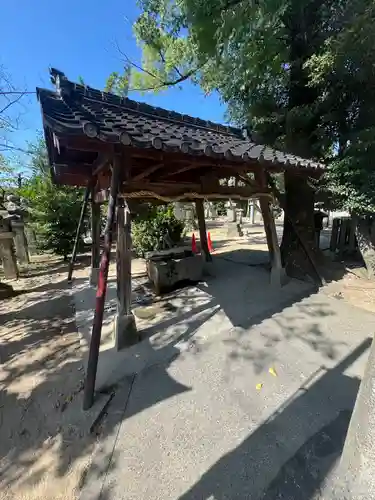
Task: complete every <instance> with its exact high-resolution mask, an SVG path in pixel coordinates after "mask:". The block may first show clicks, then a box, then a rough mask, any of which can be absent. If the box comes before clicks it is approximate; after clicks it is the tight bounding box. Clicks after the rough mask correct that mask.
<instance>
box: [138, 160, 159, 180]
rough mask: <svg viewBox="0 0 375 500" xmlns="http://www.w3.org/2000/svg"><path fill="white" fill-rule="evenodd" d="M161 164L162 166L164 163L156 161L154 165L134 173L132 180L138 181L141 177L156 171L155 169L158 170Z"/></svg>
mask: <svg viewBox="0 0 375 500" xmlns="http://www.w3.org/2000/svg"><path fill="white" fill-rule="evenodd" d="M163 166H164V163H156V164H155V165H151V167H148V168H146V169H145V170H143V171H142V172H141V173H139V174H138V175H135V176H134V177H132V182H137V181H140V180H141V179H144V178H145V177H147V176H148V175H151V174H153V173H154V172H156V170H159V169H160V168H162V167H163Z"/></svg>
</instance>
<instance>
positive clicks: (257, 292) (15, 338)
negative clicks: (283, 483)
mask: <svg viewBox="0 0 375 500" xmlns="http://www.w3.org/2000/svg"><path fill="white" fill-rule="evenodd" d="M250 253H251V255H250ZM264 254H265V255H264ZM266 255H267V254H266V252H260V253H259V252H254V251H252V252H251V251H246V250H244V251H242V250H240V251H237V252H228V253H223V254H220V256H217V258H215V261H216V263H217V266H216V272H217V275H216V277H209V278H208V280H207V283H206V285H203V284H202V285H201V286H199V287H198V288H194V290H195V291H194V293H190V292H189V291H188V289H186V293H185V291H183V293H182V294H181V301H182V303H183V306H182V307H181V309H180V310H179V311H177V314H176V315H175V316H174V317H173V318H169V319H167V320H165V321H161V322H159V323H157V324H156V325H155V326H154V330H153V331H154V333H155V330H157V331H159V332H161V333H160V334H161V335H163V342H164V345H163V346H161V347H160V349H159V354H158V355H159V359H160V360H163V374H162V375H161V376H162V384H161V386H162V387H163V390H162V391H160V392H159V393H158V392H156V393H155V394H153V396H152V398H151V399H150V400H146V401H142V403H140V404H139V405H138V406H137V407H136V410H135V413H138V412H141V411H143V410H144V409H145V408H148V407H150V406H153V405H155V404H156V403H158V402H160V401H163V400H165V399H167V398H171V397H174V396H176V395H178V394H181V393H182V392H185V391H188V390H190V388H189V387H187V386H185V385H183V384H181V383H179V382H177V381H175V380H174V379H173V378H172V377H171V376H170V375H169V373H168V365H169V363H171V362H172V361H173V360H174V359H175V358H176V357H177V356H178V355H179V354H180V347H178V346H177V344H178V343H181V342H185V343H188V344H189V345H190V347H189V350H190V352H193V353H194V348H195V341H194V339H193V337H194V335H195V333H196V332H197V329H199V328H200V327H202V326H203V325H204V324H205V323H207V324H208V322H209V321H211V320H213V319H214V318H215V317H216V315H218V314H223V315H225V317H226V318H228V319H229V321H230V324H231V325H232V327H238V328H239V330H238V332H237V335H235V336H234V337H233V345H232V349H231V354H230V355H231V357H232V360H235V359H237V358H239V357H242V358H246V357H247V358H246V359H248V360H249V361H252V362H253V363H254V366H255V367H257V369H258V370H261V369H264V366H265V364H266V363H269V361H270V358H272V356H274V355H276V350H275V349H276V347H277V344H278V342H279V337H278V336H277V335H275V334H273V333H272V332H266V333H265V335H267V336H268V337H267V339H266V344H267V342H268V344H267V353H265V352H262V349H260V348H257V347H256V346H254V349H253V350H249V349H246V352H245V351H242V350H241V349H242V344H241V342H240V341H239V340H240V338H241V335H242V336H244V335H245V329H247V328H249V327H250V326H251V325H253V324H256V323H260V322H261V321H263V320H264V319H266V318H269V317H270V316H271V315H274V314H275V313H277V312H280V311H282V310H283V309H284V308H285V307H287V306H288V305H290V304H292V303H293V302H296V301H301V300H302V299H303V297H307V296H308V295H310V294H311V293H313V292H314V291H315V289H314V288H312V287H311V286H305V285H303V286H302V285H301V284H300V283H298V282H293V283H292V285H293V286H290V284H289V285H287V288H284V289H282V290H274V291H272V290H271V289H270V287H269V285H268V279H269V273H268V272H267V270H266V269H265V268H264V265H263V263H264V261H265V260H266V258H267V257H266ZM258 262H260V263H261V264H260V265H259V266H258V264H257V263H258ZM252 263H255V264H256V265H255V266H253V264H252ZM60 264H61V263H60ZM60 264H57V265H55V267H51V268H48V269H47V270H44V271H40V272H39V271H38V275H39V276H41V275H42V274H43V273H45V274H50V273H53V272H54V270H56V269H59V271H58V272H61V269H66V267H65V266H66V264H65V263H63V264H61V266H60ZM82 265H84V262H82ZM56 272H57V271H56ZM263 285H264V286H263ZM201 292H204V293H203V294H202V293H201ZM184 293H185V297H184ZM17 299H18V298H17ZM13 300H15V299H10V301H9V304H10V303H11V301H13ZM19 300H20V302H19V304H18V305H17V303H16V304H14V303H13V302H12V304H13V306H14V309H13V310H12V312H9V311H7V306H6V303H5V302H4V303H2V305H4V308H3V310H4V311H5V312H4V313H3V314H1V315H0V324H1V325H2V328H3V329H2V333H1V338H0V341H1V344H0V363H1V365H0V375H1V377H0V408H1V414H0V424H1V425H0V476H1V479H0V484H1V487H2V488H3V489H4V490H6V489H7V488H10V487H12V486H13V485H16V484H18V485H19V484H23V485H24V487H25V488H29V487H31V486H32V485H35V484H36V483H38V482H39V481H40V480H41V479H42V478H44V477H45V475H48V474H51V471H52V472H53V473H54V474H55V475H56V477H62V476H64V475H66V474H68V472H69V471H70V470H71V469H72V465H74V463H75V462H77V461H79V459H80V458H81V457H83V456H84V455H85V454H87V453H90V452H91V451H92V447H93V446H94V442H95V436H88V432H87V415H86V414H85V413H84V412H83V411H82V410H81V394H82V387H83V383H82V381H83V371H82V353H81V349H80V345H79V340H78V335H77V331H76V326H75V321H74V315H73V311H72V307H71V301H70V290H69V288H68V285H67V283H66V278H65V276H64V277H62V279H61V281H58V282H57V283H56V282H53V283H50V284H45V285H39V286H38V287H36V288H35V289H33V290H31V291H28V293H26V294H24V295H22V297H20V299H19ZM22 300H24V302H22ZM299 310H300V314H301V315H302V316H304V317H306V316H313V315H320V316H322V315H323V316H324V315H326V316H328V315H329V314H331V312H330V311H328V310H327V309H326V308H324V306H323V305H322V306H321V307H320V308H319V304H317V307H316V308H315V310H314V311H311V310H310V309H309V308H308V307H305V306H304V304H303V303H301V305H300V309H299ZM220 322H221V320H220ZM300 324H301V317H298V315H297V316H296V317H295V318H294V322H293V321H291V320H290V321H288V324H287V325H286V324H284V325H281V326H282V328H284V330H285V332H289V333H284V335H290V336H291V337H296V336H298V338H300V339H301V342H305V343H306V344H307V345H309V346H310V347H311V348H312V349H315V350H319V351H320V352H322V353H323V355H324V356H326V357H327V358H328V359H335V357H336V347H337V346H336V345H334V343H333V341H331V340H330V339H329V338H327V337H326V336H325V335H324V334H323V333H322V332H321V331H320V330H319V329H318V327H316V328H314V321H313V320H312V322H311V324H310V327H309V328H308V329H306V328H305V329H304V330H303V329H301V326H300ZM169 327H172V330H169ZM150 335H151V332H149V333H148V334H147V335H146V338H145V340H144V343H145V345H146V346H147V347H148V348H149V350H150V352H151V351H154V350H155V346H151V344H150V341H149V338H150ZM168 335H169V337H168ZM209 340H210V339H209ZM214 341H215V338H214V337H213V338H212V342H214ZM161 344H162V343H161ZM136 347H137V346H136ZM363 348H364V347H363ZM147 350H148V349H147V348H146V350H145V351H146V356H147V355H148V353H147ZM198 351H199V349H198V350H197V352H198ZM129 352H131V351H130V350H129ZM342 370H343V368H342V366H341V368H339V367H338V368H337V369H334V370H331V371H328V372H327V373H326V375H324V376H323V377H322V378H321V379H320V380H319V381H318V382H316V383H315V384H314V385H313V386H312V387H311V388H309V389H308V390H307V391H306V393H304V394H302V395H299V396H298V397H297V398H296V399H295V400H294V401H292V402H290V403H289V405H288V407H286V408H285V409H283V410H282V412H281V413H280V414H278V415H275V416H274V418H273V419H271V420H270V421H269V422H267V423H265V424H264V426H265V427H264V428H263V431H262V432H259V433H258V431H256V432H255V433H254V434H253V435H251V436H250V437H249V439H248V440H247V441H246V442H245V443H243V445H242V446H241V447H239V448H238V449H237V450H235V451H233V452H231V453H230V454H228V455H226V456H225V457H223V458H222V459H221V460H220V461H219V462H218V463H217V464H216V465H215V466H214V467H213V468H212V469H211V470H210V471H209V472H207V473H206V474H205V475H204V476H203V477H202V480H201V481H199V483H197V484H196V485H195V486H194V487H193V488H192V489H191V491H190V492H188V493H186V495H184V496H183V498H186V499H188V498H192V499H193V498H206V497H209V495H214V497H215V498H217V499H219V500H220V499H224V498H236V496H235V495H234V494H233V491H234V492H236V491H237V492H238V495H239V496H238V498H251V496H247V497H246V496H244V493H245V492H246V491H248V490H247V489H246V488H248V486H249V484H250V483H249V479H248V477H247V476H246V460H247V459H249V457H250V455H251V453H253V452H252V451H250V450H259V453H260V452H261V450H263V449H267V447H268V446H269V444H270V441H271V442H274V443H275V444H274V447H276V448H275V450H276V453H277V446H282V444H280V436H281V435H282V434H283V433H285V429H284V428H283V426H284V425H285V426H287V424H288V425H290V424H292V423H293V422H294V424H293V425H298V422H299V419H301V418H302V419H307V421H308V422H310V419H311V413H309V411H310V408H312V407H313V406H314V404H315V406H316V408H319V405H321V404H322V397H321V391H323V392H327V390H328V392H329V393H330V394H332V397H333V398H335V397H336V396H337V394H338V393H340V394H342V393H343V392H345V394H346V397H347V398H348V401H350V403H348V408H351V405H352V403H353V401H354V397H355V393H356V390H357V386H358V383H357V381H353V380H352V379H350V378H349V377H346V376H345V375H343V374H342ZM323 379H325V382H324V384H323V382H321V381H322V380H323ZM123 383H126V382H123ZM323 385H324V387H323ZM111 390H114V391H116V390H117V389H116V387H112V388H111ZM327 397H328V396H327ZM127 398H128V396H124V398H123V401H122V403H123V408H122V410H121V411H118V412H117V413H116V414H115V415H114V416H112V418H110V419H107V421H106V424H105V425H103V426H101V427H100V430H98V433H99V434H100V436H101V438H102V439H104V438H105V437H106V436H107V435H109V434H110V433H111V432H113V430H114V429H115V427H116V425H117V424H118V423H119V422H120V421H121V420H122V418H123V414H124V411H125V408H126V404H127ZM317 411H318V410H315V413H316V412H317ZM109 413H110V410H109ZM318 422H319V420H318V419H317V420H316V422H315V428H316V427H317V424H318ZM312 424H313V422H312ZM340 425H341V424H340ZM313 427H314V425H312V428H313ZM337 428H338V427H337ZM292 429H293V426H292V427H290V429H289V437H288V436H287V434H286V436H287V437H286V438H287V439H292ZM316 430H317V431H318V430H319V428H317V429H316ZM329 432H330V431H329V430H327V431H326V433H329ZM267 436H268V437H267ZM276 436H279V437H276ZM265 437H266V438H265ZM264 439H266V441H264ZM334 440H335V442H336V441H337V439H336V438H335V439H334ZM276 443H279V444H278V445H277V444H276ZM335 446H336V447H337V445H336V444H335ZM49 448H50V449H51V453H52V454H53V457H54V462H53V465H51V463H45V462H43V460H41V454H42V453H45V451H46V449H47V450H48V449H49ZM318 448H319V447H318ZM319 449H320V448H319ZM317 453H318V452H316V453H315V454H317ZM254 457H257V453H256V452H254ZM109 459H110V457H108V460H109ZM256 459H257V458H256ZM257 460H258V459H257ZM298 460H299V459H297V462H298ZM260 463H261V460H260ZM298 463H299V462H298ZM241 464H242V465H241ZM52 469H53V470H52ZM288 470H289V469H288V468H287V467H286V469H285V470H284V471H281V472H280V474H284V475H285V474H286V475H288ZM280 477H281V476H280ZM283 477H284V476H283ZM231 478H232V479H231ZM233 478H236V480H235V484H232V482H233ZM83 481H84V478H82V482H83ZM274 487H275V488H276V487H277V485H276V483H275V486H274ZM233 488H234V490H233ZM105 494H106V493H104V492H103V495H104V496H103V497H102V498H105ZM241 495H242V496H241ZM108 498H110V496H109V494H108ZM268 498H271V497H267V500H268ZM275 498H277V497H275ZM291 498H293V497H291ZM296 498H299V497H296ZM304 498H308V497H304Z"/></svg>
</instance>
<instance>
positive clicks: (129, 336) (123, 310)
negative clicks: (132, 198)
mask: <svg viewBox="0 0 375 500" xmlns="http://www.w3.org/2000/svg"><path fill="white" fill-rule="evenodd" d="M116 270H117V315H116V318H115V329H114V330H115V332H114V334H115V346H116V349H117V350H118V351H119V350H120V349H123V348H124V347H129V346H131V345H134V344H136V343H137V342H138V334H137V327H136V324H135V318H134V315H133V314H132V312H131V292H132V287H131V221H130V211H129V209H128V207H127V206H126V203H125V201H124V199H120V200H119V205H118V208H117V251H116Z"/></svg>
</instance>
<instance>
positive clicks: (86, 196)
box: [68, 184, 91, 281]
mask: <svg viewBox="0 0 375 500" xmlns="http://www.w3.org/2000/svg"><path fill="white" fill-rule="evenodd" d="M90 191H91V184H89V185H88V186H87V187H86V190H85V194H84V195H83V201H82V208H81V214H80V216H79V221H78V226H77V232H76V239H75V241H74V246H73V252H72V257H71V259H70V262H69V269H68V281H71V280H72V276H73V269H74V262H75V260H76V257H77V250H78V243H79V239H80V237H81V230H82V224H83V219H84V217H85V213H86V208H87V202H88V200H89V195H90Z"/></svg>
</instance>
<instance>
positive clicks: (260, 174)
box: [255, 169, 286, 286]
mask: <svg viewBox="0 0 375 500" xmlns="http://www.w3.org/2000/svg"><path fill="white" fill-rule="evenodd" d="M255 180H256V181H257V183H258V184H259V187H260V188H261V189H264V188H266V187H267V180H266V175H265V171H264V169H261V170H259V171H257V172H256V173H255ZM259 204H260V209H261V211H262V218H263V224H264V230H265V233H266V238H267V246H268V251H269V254H270V261H271V285H275V286H282V285H283V284H284V283H285V281H286V274H285V270H284V269H283V266H282V262H281V252H280V247H279V242H278V238H277V231H276V224H275V219H274V217H273V213H272V211H271V207H270V203H269V201H268V199H267V198H266V197H264V196H260V198H259Z"/></svg>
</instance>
